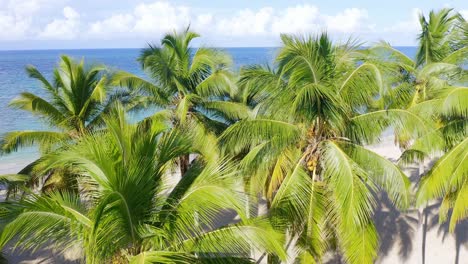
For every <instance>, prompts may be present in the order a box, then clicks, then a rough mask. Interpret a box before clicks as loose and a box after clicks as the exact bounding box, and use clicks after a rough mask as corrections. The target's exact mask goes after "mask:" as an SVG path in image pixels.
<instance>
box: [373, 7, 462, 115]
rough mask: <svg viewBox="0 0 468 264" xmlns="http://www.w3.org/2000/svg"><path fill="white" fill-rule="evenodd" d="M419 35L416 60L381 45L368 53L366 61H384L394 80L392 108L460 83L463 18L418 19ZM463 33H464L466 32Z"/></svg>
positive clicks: (446, 13)
mask: <svg viewBox="0 0 468 264" xmlns="http://www.w3.org/2000/svg"><path fill="white" fill-rule="evenodd" d="M420 23H421V33H420V34H419V37H418V42H419V44H418V50H417V54H416V57H415V59H414V60H413V59H412V58H410V57H409V56H407V55H405V54H404V53H402V52H401V51H398V50H397V49H395V48H393V47H391V45H390V44H388V43H385V42H381V43H379V44H377V45H375V46H373V47H372V48H371V49H369V50H368V51H369V54H370V56H369V57H368V58H367V59H370V60H373V61H375V62H376V63H377V62H379V61H380V62H382V61H383V67H382V68H386V69H387V71H388V75H390V76H396V77H397V78H395V79H394V80H393V81H394V82H393V83H392V86H393V89H392V91H391V93H392V96H393V101H394V104H395V105H394V106H395V107H398V106H399V107H403V108H408V107H411V106H413V105H415V104H417V103H420V102H422V101H425V100H428V99H431V98H432V97H434V96H436V95H437V91H438V90H439V89H443V88H445V87H447V86H448V85H454V84H456V83H457V82H460V81H463V80H464V79H465V78H466V74H465V73H464V70H463V68H462V66H463V65H464V64H465V63H466V58H467V55H468V47H467V46H466V45H465V46H464V45H460V39H461V38H460V34H462V33H461V30H460V29H462V28H463V27H464V23H465V24H466V22H465V21H464V20H463V18H462V16H461V15H460V14H458V13H455V12H453V11H452V9H442V10H440V11H439V12H434V11H431V12H430V14H429V19H426V18H425V17H424V16H423V15H422V14H421V16H420ZM465 30H466V29H465Z"/></svg>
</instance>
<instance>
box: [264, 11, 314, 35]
mask: <svg viewBox="0 0 468 264" xmlns="http://www.w3.org/2000/svg"><path fill="white" fill-rule="evenodd" d="M319 20H320V14H319V9H318V8H317V7H316V6H310V5H298V6H295V7H288V8H286V10H285V11H284V12H279V15H278V16H277V17H276V18H275V19H274V21H273V24H272V25H271V33H272V34H274V35H278V34H280V33H304V32H308V31H309V32H310V31H312V30H314V31H315V30H317V29H319V28H320V27H322V25H320V21H319Z"/></svg>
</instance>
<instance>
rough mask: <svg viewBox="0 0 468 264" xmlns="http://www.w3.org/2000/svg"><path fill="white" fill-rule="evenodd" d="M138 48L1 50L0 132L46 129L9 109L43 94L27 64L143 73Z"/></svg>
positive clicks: (239, 55) (253, 56)
mask: <svg viewBox="0 0 468 264" xmlns="http://www.w3.org/2000/svg"><path fill="white" fill-rule="evenodd" d="M398 49H399V50H401V51H402V52H404V53H405V54H407V55H410V56H414V54H415V48H414V47H398ZM225 50H226V51H227V52H229V53H230V54H231V56H232V57H233V60H234V63H235V67H236V68H238V67H240V66H242V65H247V64H267V63H271V62H272V59H273V57H274V54H275V50H276V49H275V48H226V49H225ZM139 52H140V50H139V49H95V50H92V49H87V50H28V51H0V134H2V133H5V132H8V131H14V130H25V129H45V128H47V127H45V126H44V124H42V123H41V122H40V121H39V120H37V119H36V118H34V117H33V116H31V115H30V114H28V113H27V112H23V111H20V110H15V109H11V108H9V107H8V103H9V102H10V101H11V99H13V98H14V97H15V96H17V95H18V94H19V93H20V92H23V91H27V92H33V93H35V94H38V95H43V91H42V88H41V87H40V84H39V83H38V82H37V81H35V80H33V79H30V78H28V77H27V75H26V72H25V70H24V68H25V66H26V65H28V64H31V65H34V66H36V67H37V68H38V69H39V71H41V72H42V73H43V74H44V75H45V76H46V77H48V78H50V77H51V75H52V69H53V68H54V67H55V66H56V65H57V62H58V59H59V56H60V55H62V54H67V55H70V56H72V57H74V58H76V59H81V58H85V60H86V62H88V63H96V64H105V65H107V66H109V67H110V68H113V69H120V70H125V71H128V72H131V73H134V74H137V75H141V76H144V73H143V72H142V71H141V69H140V66H139V64H138V63H137V61H136V58H137V56H138V55H139ZM36 156H37V150H36V149H35V148H28V149H25V150H21V151H20V152H17V153H13V154H9V155H6V156H0V166H1V165H2V164H7V163H12V162H15V161H17V160H18V159H29V160H32V159H33V158H35V157H36Z"/></svg>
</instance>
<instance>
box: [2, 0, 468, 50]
mask: <svg viewBox="0 0 468 264" xmlns="http://www.w3.org/2000/svg"><path fill="white" fill-rule="evenodd" d="M443 7H450V8H454V9H455V10H456V11H458V12H460V13H461V14H462V15H463V16H464V17H465V18H466V19H468V1H466V0H439V1H437V0H424V1H423V0H419V1H408V0H392V1H375V0H353V1H343V0H342V1H338V0H322V1H295V0H288V1H278V0H270V1H252V0H251V1H248V0H237V1H221V0H218V1H206V0H205V1H203V0H186V1H181V0H175V1H167V0H133V1H129V0H0V50H14V49H70V48H141V47H143V46H145V45H146V44H147V43H157V42H158V40H159V39H160V38H161V37H162V36H163V34H165V33H167V32H172V31H173V30H182V29H184V28H186V27H187V26H188V25H190V27H191V29H192V30H194V31H196V32H198V33H199V34H201V36H202V37H201V38H199V39H197V41H196V42H195V46H216V47H274V46H278V45H280V39H279V36H280V34H281V33H289V34H314V33H317V32H321V31H324V30H326V31H327V32H328V33H329V34H330V35H331V36H332V37H333V38H334V39H336V40H338V41H345V40H346V39H348V38H349V37H352V38H355V39H359V40H360V41H362V42H365V43H369V44H371V43H373V42H376V41H380V40H385V41H388V42H389V43H390V44H392V45H395V46H412V45H415V43H416V36H417V32H418V30H419V23H418V15H419V14H420V13H421V12H422V13H423V14H426V15H427V14H428V12H429V11H430V10H431V9H440V8H443Z"/></svg>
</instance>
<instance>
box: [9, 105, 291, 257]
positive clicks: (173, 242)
mask: <svg viewBox="0 0 468 264" xmlns="http://www.w3.org/2000/svg"><path fill="white" fill-rule="evenodd" d="M105 123H106V125H107V128H108V129H107V130H106V131H105V132H95V133H87V134H86V135H85V136H84V137H83V138H82V140H81V141H80V142H79V143H78V144H72V145H68V146H67V147H66V148H64V149H62V150H60V151H59V152H56V153H53V154H49V155H47V156H45V157H44V159H45V160H46V161H47V163H48V164H49V166H51V167H55V166H59V167H72V168H70V169H72V170H74V173H75V174H77V175H79V176H78V181H79V183H80V189H81V192H80V194H77V193H70V192H51V193H49V194H48V195H36V194H34V193H28V194H27V195H26V197H25V198H24V199H22V200H20V201H17V202H14V201H12V202H8V203H6V204H4V207H3V208H4V212H2V218H3V219H13V220H12V221H11V222H9V223H8V224H7V225H6V226H5V228H4V230H3V232H2V235H1V237H0V245H1V246H4V245H5V243H6V242H8V241H10V240H11V239H12V238H14V237H19V238H20V239H19V240H18V241H17V242H16V246H17V247H19V248H21V249H34V248H36V247H38V246H41V245H47V244H49V243H53V245H54V246H56V247H58V248H60V247H63V245H68V246H73V245H74V244H78V245H79V248H83V251H84V252H83V255H84V256H85V259H86V262H87V263H103V262H107V261H111V260H112V261H118V262H121V261H124V260H125V259H126V258H127V257H128V258H129V259H130V261H131V262H135V263H155V262H156V263H160V262H164V263H195V262H196V263H230V262H232V263H234V262H237V261H238V259H243V260H244V261H246V260H248V259H249V257H250V250H251V248H250V246H251V245H253V246H255V248H256V249H257V250H262V251H264V250H266V251H267V252H274V253H276V254H280V256H282V257H283V258H284V253H282V243H281V241H282V238H281V235H280V234H278V233H276V232H275V231H274V230H273V229H272V228H271V227H269V225H268V221H266V220H262V219H243V220H242V221H240V222H238V223H237V224H233V225H227V226H222V227H218V228H216V226H215V225H216V221H218V217H220V215H217V214H218V212H220V211H221V210H225V209H233V210H238V213H239V215H240V216H242V215H244V214H243V213H242V211H241V210H239V209H240V208H241V207H240V206H239V205H238V203H239V201H240V198H239V197H238V194H237V193H236V191H235V190H236V187H235V177H232V175H233V174H234V173H235V171H234V170H233V168H232V166H231V165H229V163H227V162H225V161H222V160H219V161H218V162H216V161H210V160H209V159H205V157H204V156H203V155H199V156H197V158H196V160H195V161H194V162H193V163H192V165H191V167H190V168H189V171H188V173H187V175H184V177H183V178H182V179H181V180H179V181H178V182H177V183H176V184H175V187H174V186H171V185H169V184H168V181H170V180H173V179H171V178H170V177H169V176H171V174H170V173H169V172H170V169H171V167H172V164H173V162H174V160H175V159H176V158H178V157H179V156H181V155H184V154H187V153H190V152H191V151H192V148H193V143H192V141H194V140H197V137H196V135H194V133H192V132H191V131H188V130H187V131H181V130H176V129H174V130H171V129H169V128H168V127H167V126H166V124H164V123H160V124H157V125H156V124H155V123H153V126H152V127H151V129H147V128H146V127H144V126H140V125H137V124H133V125H131V124H128V123H127V121H126V118H125V113H124V111H123V108H121V107H117V109H116V113H114V115H113V116H112V117H108V118H106V119H105ZM103 142H105V143H106V144H104V145H103V144H102V143H103ZM212 147H213V149H212V150H211V151H216V147H215V146H212ZM195 214H196V216H197V217H196V218H195V217H194V215H195ZM200 223H203V225H202V224H200ZM61 245H62V246H61Z"/></svg>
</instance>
